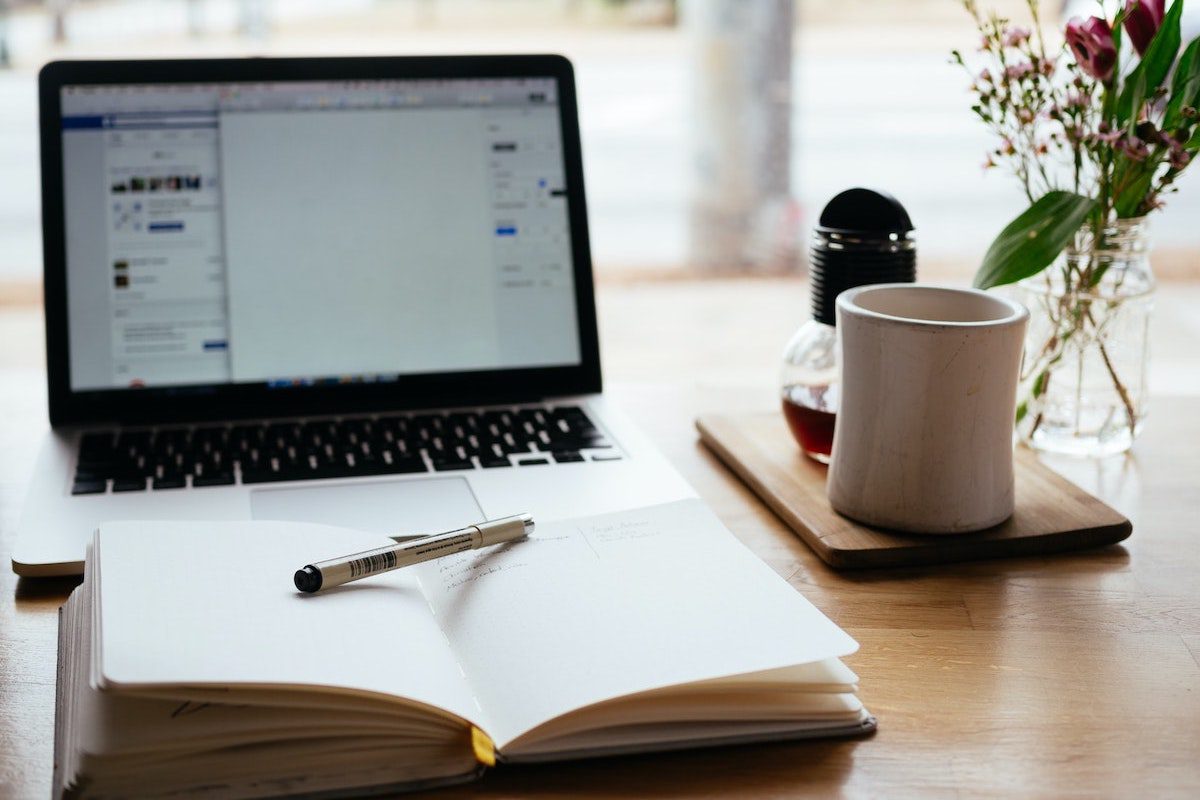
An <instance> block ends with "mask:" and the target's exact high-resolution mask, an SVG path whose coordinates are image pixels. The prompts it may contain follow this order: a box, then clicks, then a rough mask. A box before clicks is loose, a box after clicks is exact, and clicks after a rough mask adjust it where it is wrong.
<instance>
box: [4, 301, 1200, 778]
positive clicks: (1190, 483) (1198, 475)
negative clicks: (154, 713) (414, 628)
mask: <svg viewBox="0 0 1200 800" xmlns="http://www.w3.org/2000/svg"><path fill="white" fill-rule="evenodd" d="M1159 294H1160V297H1159V298H1158V299H1157V300H1156V308H1157V311H1156V317H1155V323H1154V325H1155V326H1156V329H1157V330H1158V331H1160V332H1162V335H1160V336H1159V338H1158V339H1156V340H1155V344H1154V348H1155V362H1154V364H1155V365H1157V366H1152V370H1158V372H1154V371H1152V385H1153V386H1154V388H1155V391H1156V392H1157V394H1156V395H1155V396H1154V398H1153V399H1152V402H1151V412H1150V413H1151V416H1150V419H1149V421H1148V423H1147V425H1146V433H1145V434H1144V436H1143V438H1142V439H1141V440H1139V442H1138V444H1137V446H1136V448H1135V449H1134V452H1133V454H1132V455H1131V456H1130V457H1128V458H1117V459H1109V460H1106V461H1103V462H1088V461H1074V460H1069V459H1062V460H1054V461H1053V462H1051V464H1052V466H1053V467H1054V468H1055V469H1056V470H1058V471H1060V472H1062V473H1063V474H1065V475H1066V476H1067V477H1069V478H1070V479H1071V480H1072V481H1073V482H1075V483H1077V484H1079V485H1080V486H1082V487H1083V488H1084V489H1086V490H1087V491H1089V492H1092V493H1095V494H1096V495H1097V496H1099V497H1101V498H1102V499H1103V500H1105V502H1107V503H1109V504H1110V505H1111V506H1113V507H1114V508H1116V509H1117V511H1119V512H1120V513H1122V514H1124V515H1125V516H1127V517H1129V518H1130V519H1132V520H1133V524H1134V530H1135V532H1134V534H1133V535H1132V536H1131V537H1130V538H1129V539H1127V540H1126V541H1124V542H1122V543H1121V544H1119V545H1115V546H1112V547H1105V548H1099V549H1093V550H1086V551H1080V552H1077V553H1066V554H1060V555H1056V556H1054V557H1050V558H1044V557H1040V556H1031V557H1023V558H1010V559H1001V560H992V561H976V562H970V563H964V564H953V565H933V566H922V567H905V568H896V569H880V570H870V571H852V572H837V571H834V570H832V569H830V568H829V567H828V566H827V565H826V564H824V563H823V562H822V561H821V560H820V559H819V558H818V557H817V556H816V555H815V554H814V553H813V552H812V551H811V550H810V549H809V547H808V546H807V545H805V544H804V543H803V542H802V541H800V540H799V539H798V538H797V537H796V536H795V535H794V534H793V533H792V532H791V531H790V530H788V529H787V527H786V526H785V525H784V524H783V523H782V522H780V520H779V518H778V517H777V516H776V515H775V514H774V513H773V512H772V511H771V510H770V509H769V508H767V507H766V506H765V505H763V504H762V503H761V502H760V501H759V500H758V499H757V497H756V496H755V495H754V493H753V492H751V491H750V490H749V489H748V488H746V486H745V485H744V484H743V483H742V482H741V481H740V480H738V479H737V478H736V477H735V476H734V475H733V474H732V473H730V471H729V470H728V469H726V468H725V467H724V466H723V465H722V464H721V463H720V461H719V460H718V459H717V458H716V457H715V456H713V454H712V453H711V452H710V451H709V450H708V449H707V448H706V447H704V446H703V445H702V444H700V443H699V441H698V437H697V435H696V431H695V427H694V424H693V421H694V420H695V419H696V417H698V416H700V415H704V414H712V413H722V414H742V413H752V412H761V411H769V410H771V409H773V408H775V407H776V403H777V394H776V393H777V384H776V380H777V369H778V363H779V362H778V359H779V353H780V351H781V349H782V346H783V343H784V342H785V341H786V339H787V337H788V336H789V335H790V334H791V332H792V331H793V330H794V329H795V327H796V326H797V325H798V324H799V323H800V321H801V320H802V318H803V316H804V314H805V309H806V304H805V289H804V286H803V284H802V283H800V282H798V281H786V280H749V281H711V282H695V283H660V284H624V285H619V286H602V287H601V288H600V292H599V303H600V321H601V332H602V346H603V352H604V356H605V376H606V380H607V381H608V384H607V385H608V386H610V387H611V394H612V395H613V397H614V399H615V400H616V401H617V402H618V403H619V404H620V405H622V406H623V407H624V409H625V410H626V411H627V412H628V413H629V414H630V415H631V416H632V417H633V418H634V419H635V420H636V421H637V422H638V423H639V424H640V425H641V426H642V427H643V428H644V429H645V430H646V431H647V433H648V434H649V435H650V436H651V437H652V438H653V439H654V441H655V442H656V443H657V444H658V445H659V446H660V447H661V449H662V450H663V451H664V452H665V453H666V455H667V457H668V458H669V459H670V460H671V461H672V463H674V464H675V466H676V467H677V468H678V469H679V471H680V472H681V473H682V474H683V475H684V477H685V478H687V480H688V481H690V482H691V483H692V485H693V486H694V487H695V488H696V489H697V491H698V492H699V493H700V495H701V496H702V497H703V498H704V499H705V500H706V501H707V502H708V503H709V505H710V506H711V507H712V508H713V509H714V510H715V511H716V513H717V514H718V516H719V517H720V518H721V519H722V520H723V521H724V522H725V524H726V525H728V526H729V528H730V529H731V530H732V531H733V532H734V533H735V534H736V535H737V536H738V537H739V538H741V539H742V541H744V542H745V543H746V544H747V546H749V547H750V548H751V549H752V550H753V551H754V552H755V553H756V554H757V555H758V556H759V557H760V558H762V559H763V560H764V561H765V562H766V563H768V564H770V565H771V566H772V567H773V568H774V569H775V570H776V571H777V572H778V573H779V574H780V575H782V576H783V577H784V578H786V579H787V580H788V581H789V582H790V583H791V585H792V586H794V587H795V588H796V589H797V591H800V592H801V593H803V594H804V595H805V596H806V597H808V598H809V599H810V600H811V601H812V602H813V603H814V604H816V605H817V606H818V607H819V608H820V609H821V610H822V611H824V612H825V613H826V614H828V615H829V616H830V617H832V618H833V620H834V621H836V622H837V623H838V624H840V625H841V626H843V627H844V628H845V629H846V630H847V631H849V633H850V634H851V635H852V636H854V637H855V638H856V639H857V640H858V642H859V643H860V645H861V647H860V650H859V651H858V652H857V653H856V654H855V655H853V656H851V657H850V658H848V659H847V663H848V664H849V665H850V666H851V667H852V668H853V669H854V670H855V671H856V672H857V673H858V674H859V676H860V678H861V681H862V684H861V686H862V689H861V695H862V698H863V701H864V702H865V703H866V704H867V706H868V708H870V709H871V711H872V712H873V713H874V714H876V715H877V716H878V717H879V731H878V733H876V734H875V735H874V736H872V737H868V738H865V739H860V740H854V741H824V742H820V741H818V742H807V743H803V742H802V743H791V744H775V745H765V746H748V747H741V748H727V749H720V750H711V751H696V752H687V753H675V754H670V755H657V756H649V755H647V756H639V757H631V758H618V759H610V760H600V761H593V762H577V763H570V764H557V765H540V766H528V767H508V766H505V767H501V768H499V769H496V770H494V771H492V772H491V773H490V774H489V775H488V776H487V777H485V778H484V779H483V780H482V781H480V782H478V783H476V784H473V785H471V786H466V787H461V788H456V789H449V790H445V791H439V792H436V793H432V794H430V795H428V796H430V797H433V798H445V799H446V800H449V799H450V798H466V797H491V798H559V797H563V796H567V795H570V796H579V797H593V798H627V797H655V798H719V797H746V798H797V797H821V798H825V797H837V796H845V797H872V798H873V797H888V798H895V797H919V798H927V797H933V798H939V797H947V798H961V797H976V796H984V797H1000V796H1011V797H1022V798H1024V797H1079V798H1093V797H1118V798H1131V797H1139V798H1141V797H1154V798H1163V797H1179V798H1195V797H1200V757H1198V756H1200V725H1198V724H1197V721H1198V720H1200V660H1198V659H1200V447H1198V446H1200V382H1197V377H1196V376H1197V374H1200V361H1198V356H1197V354H1196V352H1195V350H1194V346H1191V345H1188V344H1187V342H1189V341H1191V342H1193V343H1194V342H1195V341H1196V340H1197V337H1198V336H1200V324H1198V321H1197V319H1196V317H1195V314H1194V308H1195V307H1196V305H1197V303H1200V291H1198V290H1197V289H1196V288H1194V287H1182V288H1181V287H1171V286H1163V287H1161V288H1160V290H1159ZM40 324H41V321H40V317H39V315H37V314H36V313H32V312H29V313H20V314H8V315H4V314H0V332H3V334H4V336H2V337H0V454H2V455H0V565H3V568H2V569H0V797H2V798H45V797H47V796H48V794H49V792H50V774H51V760H52V756H51V740H52V736H53V730H54V725H53V699H54V663H55V616H56V610H57V608H58V606H59V605H60V604H61V603H62V602H63V601H64V599H65V598H66V596H67V593H68V592H69V591H70V590H71V588H72V587H73V586H74V585H75V581H74V580H70V579H55V580H48V581H30V580H18V579H17V578H16V576H14V575H13V574H11V573H10V572H8V567H7V565H8V561H9V557H10V554H11V551H12V545H13V538H14V531H15V523H16V518H17V515H18V513H19V509H20V503H21V498H22V496H23V494H24V486H25V483H26V481H27V479H28V469H29V467H28V465H29V463H30V460H31V459H32V456H33V449H34V448H35V446H36V443H37V441H38V439H39V437H40V436H41V434H42V431H43V430H44V429H45V426H46V421H45V408H44V405H45V394H44V387H43V382H44V375H43V373H42V371H41V368H40V366H39V364H40V359H41V356H40V353H39V350H38V348H39V346H40V345H39V342H40V338H41V331H40V328H39V326H40ZM1188 337H1190V338H1188ZM1171 392H1175V393H1176V394H1177V396H1172V395H1171ZM197 602H203V598H202V597H198V598H197ZM581 624H586V620H581ZM666 655H669V654H664V656H666Z"/></svg>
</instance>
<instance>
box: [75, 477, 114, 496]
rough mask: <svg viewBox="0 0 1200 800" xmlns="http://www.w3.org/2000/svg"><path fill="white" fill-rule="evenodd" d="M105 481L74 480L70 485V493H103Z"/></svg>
mask: <svg viewBox="0 0 1200 800" xmlns="http://www.w3.org/2000/svg"><path fill="white" fill-rule="evenodd" d="M105 488H106V483H105V482H104V481H95V480H90V481H80V480H77V481H75V483H74V485H73V486H71V494H104V490H105Z"/></svg>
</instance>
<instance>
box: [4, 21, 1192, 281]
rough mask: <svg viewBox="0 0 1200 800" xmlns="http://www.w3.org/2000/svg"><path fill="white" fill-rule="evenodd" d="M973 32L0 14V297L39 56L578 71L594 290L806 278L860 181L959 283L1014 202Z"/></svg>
mask: <svg viewBox="0 0 1200 800" xmlns="http://www.w3.org/2000/svg"><path fill="white" fill-rule="evenodd" d="M983 5H984V6H985V7H989V6H994V7H996V8H998V9H999V10H1000V11H1001V12H1002V13H1004V14H1006V15H1008V16H1011V17H1013V18H1014V19H1024V16H1025V10H1024V3H1023V2H1021V1H1020V0H985V2H984V3H983ZM1067 10H1068V9H1066V8H1064V5H1063V4H1062V3H1061V2H1052V3H1044V4H1043V15H1044V18H1045V20H1046V27H1047V29H1048V32H1051V33H1052V34H1053V35H1055V36H1057V30H1058V29H1060V28H1061V23H1062V20H1064V19H1065V17H1064V16H1063V15H1064V13H1065V12H1067ZM1069 11H1070V12H1071V13H1078V9H1076V8H1074V7H1073V6H1072V7H1071V8H1070V9H1069ZM1195 33H1200V31H1195V32H1193V33H1192V34H1191V35H1195ZM975 38H976V35H975V33H974V30H973V27H972V24H971V21H970V19H969V18H968V17H967V15H966V13H965V12H964V11H963V10H962V8H961V6H960V5H959V3H958V2H955V0H838V2H828V1H827V0H799V2H793V1H792V0H678V2H675V1H674V0H40V1H35V0H0V119H2V120H3V124H2V125H0V285H7V286H21V285H25V286H36V283H37V281H38V279H39V278H40V273H41V250H40V248H41V243H40V220H39V208H40V205H39V199H38V198H39V178H38V161H37V154H38V133H37V113H36V112H37V100H36V73H37V70H38V68H39V67H40V66H41V65H42V64H43V63H45V62H46V61H49V60H53V59H57V58H93V57H95V58H142V57H181V56H205V57H207V56H233V55H238V56H241V55H345V54H350V55H360V54H395V55H403V54H432V53H499V52H504V53H513V52H558V53H562V54H564V55H566V56H568V57H569V58H570V59H571V60H572V61H573V62H574V64H575V67H576V73H577V81H578V88H579V98H580V101H579V102H580V115H581V124H582V131H583V148H584V162H585V176H586V181H587V196H588V206H589V217H590V222H591V232H592V246H593V257H594V261H595V264H596V270H597V274H598V276H599V277H600V278H602V279H603V278H605V277H617V276H625V275H634V276H650V275H686V274H696V273H698V272H699V273H703V272H721V273H731V272H732V273H736V272H758V273H761V272H781V271H782V272H786V271H802V270H803V268H804V264H803V253H804V249H805V246H806V242H807V236H808V231H809V230H810V228H811V226H812V225H813V224H814V223H815V221H816V216H817V215H818V214H819V213H820V209H821V207H822V206H823V205H824V203H825V201H826V200H828V199H829V197H831V196H832V195H833V194H835V193H836V192H838V191H840V190H841V189H843V188H846V187H849V186H853V185H867V186H872V187H877V188H882V189H885V190H887V191H890V192H891V193H893V194H894V195H896V197H898V198H899V199H900V200H901V202H903V203H904V204H905V205H906V206H907V208H908V210H909V212H910V215H911V216H912V219H913V221H914V223H915V224H916V226H917V235H918V247H919V253H920V270H921V276H922V277H924V278H942V279H946V280H967V279H969V277H970V275H971V274H972V273H973V271H974V269H975V266H976V265H977V264H978V262H979V259H980V257H981V255H982V253H983V251H984V250H985V249H986V247H987V244H988V243H989V242H990V240H991V238H992V236H993V235H994V234H995V233H996V232H997V231H998V230H999V228H1000V227H1002V226H1003V224H1004V223H1005V222H1006V221H1007V220H1008V219H1010V218H1011V217H1012V216H1014V215H1015V214H1016V213H1018V212H1019V211H1020V210H1022V206H1023V199H1022V196H1021V194H1020V192H1019V190H1018V188H1017V185H1016V183H1015V182H1014V181H1012V180H1011V179H1010V178H1009V177H1008V176H1006V175H1004V174H1002V173H1000V172H999V171H998V170H993V171H990V172H988V173H986V174H985V173H984V172H983V171H982V168H981V163H982V162H983V158H984V153H985V151H986V150H987V149H988V148H989V146H990V145H991V142H990V141H989V140H988V137H987V136H986V135H985V133H984V131H983V130H982V128H981V126H980V125H979V124H978V122H977V120H976V119H974V117H973V116H972V115H971V113H970V111H969V109H968V106H969V96H968V94H967V92H966V84H967V78H966V76H965V75H964V74H963V73H962V72H961V71H960V70H959V69H957V68H955V67H953V66H951V65H950V64H949V63H948V59H947V55H948V52H949V50H950V49H951V48H955V47H958V48H961V49H964V50H969V49H970V48H971V47H972V45H973V44H974V42H975ZM1197 173H1200V171H1196V170H1193V171H1191V173H1189V174H1187V175H1186V176H1185V178H1184V180H1182V181H1181V189H1182V190H1181V192H1180V193H1179V194H1178V195H1173V196H1171V197H1170V198H1168V207H1167V209H1166V211H1165V212H1164V213H1162V214H1160V215H1158V216H1157V217H1156V218H1155V220H1154V237H1155V245H1156V252H1155V256H1154V264H1155V269H1156V271H1158V272H1159V273H1160V274H1161V275H1163V276H1170V277H1197V276H1198V275H1200V267H1198V265H1197V259H1196V256H1195V252H1196V245H1197V243H1198V239H1200V225H1198V224H1197V221H1198V220H1200V176H1198V174H1197ZM13 291H17V290H13Z"/></svg>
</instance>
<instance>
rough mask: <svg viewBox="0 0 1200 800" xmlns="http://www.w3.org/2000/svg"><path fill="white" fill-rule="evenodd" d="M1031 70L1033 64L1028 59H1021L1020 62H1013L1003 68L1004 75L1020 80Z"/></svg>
mask: <svg viewBox="0 0 1200 800" xmlns="http://www.w3.org/2000/svg"><path fill="white" fill-rule="evenodd" d="M1031 72H1033V64H1030V63H1029V62H1028V61H1023V62H1021V63H1020V64H1013V65H1012V66H1011V67H1008V68H1007V69H1005V70H1004V76H1005V77H1006V78H1009V79H1010V80H1020V79H1021V78H1024V77H1025V76H1026V75H1028V74H1029V73H1031Z"/></svg>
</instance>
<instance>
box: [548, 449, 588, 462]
mask: <svg viewBox="0 0 1200 800" xmlns="http://www.w3.org/2000/svg"><path fill="white" fill-rule="evenodd" d="M554 460H555V461H557V462H558V463H559V464H567V463H572V462H575V461H583V456H581V455H580V454H579V452H578V451H576V450H558V451H555V453H554Z"/></svg>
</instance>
